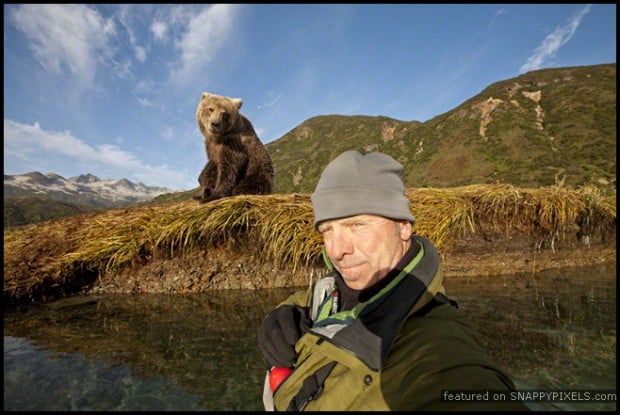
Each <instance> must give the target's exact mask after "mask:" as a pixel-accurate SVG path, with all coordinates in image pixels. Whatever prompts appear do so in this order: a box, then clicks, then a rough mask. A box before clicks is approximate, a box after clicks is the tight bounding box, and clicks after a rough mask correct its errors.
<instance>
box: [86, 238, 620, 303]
mask: <svg viewBox="0 0 620 415" xmlns="http://www.w3.org/2000/svg"><path fill="white" fill-rule="evenodd" d="M441 255H442V258H443V261H444V271H445V275H446V277H447V278H453V277H454V278H458V277H460V276H475V275H483V276H492V275H506V274H516V273H530V272H539V271H542V270H545V269H550V268H561V267H573V266H585V265H589V264H600V263H607V262H615V261H616V243H615V238H614V239H613V240H605V241H602V242H598V243H596V244H591V245H589V246H588V245H586V244H583V243H581V242H579V241H558V242H557V243H556V244H555V246H554V247H553V249H552V248H551V247H550V246H547V247H544V246H542V247H541V249H540V251H539V250H538V247H537V243H536V242H535V241H532V240H531V238H529V237H526V236H518V235H513V236H511V237H506V238H504V239H502V240H485V239H484V238H482V237H478V238H469V239H466V240H460V241H459V242H458V243H457V244H455V245H454V246H452V247H451V248H450V249H449V250H447V252H445V253H442V254H441ZM324 271H325V268H324V267H323V266H322V264H320V263H316V264H310V265H303V266H300V267H298V269H296V270H294V269H292V268H291V267H286V266H284V267H276V266H275V265H274V264H272V263H268V262H267V263H266V262H265V261H264V260H262V259H261V256H260V255H258V254H248V253H247V250H246V249H243V248H242V247H236V248H234V247H231V246H222V247H221V248H220V249H218V250H211V251H209V255H208V256H207V255H206V254H205V253H204V252H203V253H202V254H196V255H185V256H181V257H175V258H171V259H164V258H159V259H157V258H155V259H153V260H151V261H150V262H149V263H147V264H145V265H143V266H140V267H134V268H128V269H126V270H124V271H122V272H120V273H113V274H105V275H103V276H101V277H100V278H99V279H98V280H97V281H96V282H95V283H94V285H93V286H92V288H91V289H89V290H88V292H89V293H103V292H124V293H130V292H133V293H140V292H156V293H160V292H201V291H207V290H216V289H263V288H277V287H292V286H305V285H307V284H309V283H310V282H311V281H313V280H316V278H318V277H319V276H320V275H322V274H323V273H324Z"/></svg>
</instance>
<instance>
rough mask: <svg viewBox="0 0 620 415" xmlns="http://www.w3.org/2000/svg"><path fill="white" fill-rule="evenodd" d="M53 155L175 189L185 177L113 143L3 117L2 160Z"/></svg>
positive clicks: (183, 181) (184, 182) (36, 158)
mask: <svg viewBox="0 0 620 415" xmlns="http://www.w3.org/2000/svg"><path fill="white" fill-rule="evenodd" d="M55 156H63V157H66V158H67V159H68V160H70V162H71V163H72V164H75V165H80V164H82V165H83V164H86V165H89V166H91V167H92V168H97V169H98V170H99V171H101V170H108V171H113V172H115V174H116V175H118V178H121V177H128V178H131V177H132V176H133V177H135V178H137V179H140V180H142V181H143V183H147V184H149V185H152V186H165V187H170V188H173V189H177V188H181V187H182V186H184V185H186V182H187V181H188V180H187V178H186V177H185V176H184V173H181V172H177V171H174V170H171V169H169V168H168V167H167V166H166V165H162V166H156V167H153V166H150V165H148V164H145V163H143V162H142V161H141V160H139V159H138V158H137V157H136V155H134V154H133V153H131V152H127V151H125V150H123V149H121V148H119V147H118V146H117V145H114V144H102V145H99V146H95V147H93V146H91V145H89V144H87V143H85V142H84V141H83V140H81V139H79V138H76V137H74V136H73V135H72V134H71V132H69V131H62V132H60V131H47V130H44V129H42V128H41V126H40V125H39V123H37V122H35V123H34V124H32V125H30V124H22V123H19V122H16V121H13V120H7V119H5V120H4V157H5V162H6V160H11V159H15V160H17V159H18V160H33V161H34V163H35V164H38V165H42V164H43V163H42V162H37V161H36V160H41V159H45V158H50V157H55ZM55 173H59V174H63V172H55ZM89 173H95V172H94V171H92V172H89Z"/></svg>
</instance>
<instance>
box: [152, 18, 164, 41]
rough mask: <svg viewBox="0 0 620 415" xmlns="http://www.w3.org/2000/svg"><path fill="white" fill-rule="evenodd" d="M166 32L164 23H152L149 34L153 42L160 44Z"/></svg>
mask: <svg viewBox="0 0 620 415" xmlns="http://www.w3.org/2000/svg"><path fill="white" fill-rule="evenodd" d="M167 31H168V26H166V24H165V23H164V22H161V21H154V22H153V24H152V25H151V32H152V33H153V36H154V37H155V40H157V41H159V42H162V41H164V40H165V39H166V32H167Z"/></svg>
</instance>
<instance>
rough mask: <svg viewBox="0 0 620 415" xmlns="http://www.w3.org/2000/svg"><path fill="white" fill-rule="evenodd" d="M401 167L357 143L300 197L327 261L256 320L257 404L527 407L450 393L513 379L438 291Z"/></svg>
mask: <svg viewBox="0 0 620 415" xmlns="http://www.w3.org/2000/svg"><path fill="white" fill-rule="evenodd" d="M402 173H403V168H402V165H400V163H398V162H397V161H396V160H394V159H393V158H391V157H390V156H388V155H386V154H383V153H369V154H366V155H362V154H360V153H359V152H357V151H345V152H344V153H342V154H341V155H340V156H338V157H337V158H336V159H334V160H333V161H332V162H331V163H329V164H328V166H327V167H326V168H325V170H324V171H323V173H322V175H321V177H320V179H319V182H318V184H317V186H316V189H315V192H314V193H313V194H312V196H311V200H312V204H313V209H314V216H315V219H314V226H315V228H316V229H317V230H318V231H319V232H320V233H321V234H322V235H323V241H324V246H323V258H324V259H325V262H326V264H327V267H328V268H329V270H330V272H329V273H328V274H327V275H326V276H324V277H323V278H321V279H319V281H317V282H316V283H315V284H314V285H313V286H312V287H310V289H309V290H308V291H306V292H303V291H302V292H299V293H296V294H293V295H292V296H291V297H289V298H288V299H287V300H286V301H284V302H283V303H282V304H280V305H279V306H278V307H276V308H275V309H274V310H272V311H271V312H270V313H269V314H268V315H267V316H266V318H265V319H264V320H263V322H262V324H261V328H260V333H259V345H260V348H261V350H262V352H263V354H264V356H265V358H266V359H267V362H268V364H269V366H270V367H272V371H271V373H269V372H268V378H267V379H266V381H265V390H264V395H263V400H264V403H265V408H266V409H268V410H272V409H276V410H280V411H282V410H311V411H312V410H336V411H337V410H452V409H454V410H462V409H465V410H467V409H469V410H526V409H527V407H526V406H525V405H524V404H522V403H521V402H512V403H510V402H501V403H499V402H480V401H472V400H464V399H463V398H461V399H458V398H459V397H461V396H463V395H459V393H460V392H461V391H463V390H475V391H479V392H482V393H484V392H485V391H487V390H488V391H491V392H490V393H492V392H493V391H506V395H508V391H510V390H513V389H514V384H513V383H512V381H511V380H510V378H509V377H508V376H507V375H506V373H504V372H503V371H502V369H501V368H499V367H498V366H497V365H495V364H494V363H493V362H492V361H491V360H490V359H489V357H488V356H487V354H486V352H485V350H484V348H483V346H482V345H481V343H480V340H479V339H478V337H477V334H476V333H474V332H473V331H472V330H471V329H470V328H469V327H468V326H467V324H466V322H465V321H464V320H463V319H462V317H461V316H460V315H459V313H458V311H457V307H456V303H455V302H454V301H452V300H450V299H448V298H447V297H446V295H445V293H444V289H443V286H442V278H443V272H442V264H441V263H440V260H439V255H438V252H437V250H436V249H435V247H434V246H433V245H432V244H431V242H430V241H429V240H427V239H426V238H424V237H421V236H419V235H415V234H414V233H413V230H412V226H413V224H414V223H415V217H414V216H413V215H412V214H411V212H410V209H409V200H408V199H407V197H406V196H405V194H404V185H403V182H402ZM281 368H288V369H281ZM282 370H285V371H286V372H290V374H288V376H287V377H286V378H285V379H284V381H282V382H281V383H280V384H279V385H277V384H274V382H275V377H276V376H278V375H279V374H280V373H282ZM286 372H285V373H286ZM269 376H271V381H272V383H271V389H273V390H274V391H273V393H272V390H271V389H270V388H269V380H270V379H269Z"/></svg>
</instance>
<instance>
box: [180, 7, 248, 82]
mask: <svg viewBox="0 0 620 415" xmlns="http://www.w3.org/2000/svg"><path fill="white" fill-rule="evenodd" d="M237 7H238V5H235V4H215V5H211V6H207V7H205V8H204V9H203V10H202V11H201V12H200V13H198V14H196V15H195V16H193V17H191V18H190V20H189V22H188V23H187V31H186V32H185V33H184V34H183V36H182V38H181V40H180V41H178V42H177V47H178V48H179V49H180V51H181V63H180V67H178V68H176V69H175V70H174V71H173V72H172V79H173V80H174V81H177V82H182V83H185V82H188V81H191V80H192V79H193V78H194V77H195V76H196V75H197V74H198V73H199V72H200V70H201V69H203V68H204V67H205V66H206V65H207V64H208V63H209V62H211V61H212V60H213V59H214V57H215V56H216V54H217V53H218V52H219V51H220V50H221V49H222V48H223V47H224V45H225V44H226V42H227V41H228V40H229V38H230V35H231V33H232V32H233V29H234V28H235V17H236V11H237Z"/></svg>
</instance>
